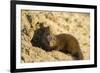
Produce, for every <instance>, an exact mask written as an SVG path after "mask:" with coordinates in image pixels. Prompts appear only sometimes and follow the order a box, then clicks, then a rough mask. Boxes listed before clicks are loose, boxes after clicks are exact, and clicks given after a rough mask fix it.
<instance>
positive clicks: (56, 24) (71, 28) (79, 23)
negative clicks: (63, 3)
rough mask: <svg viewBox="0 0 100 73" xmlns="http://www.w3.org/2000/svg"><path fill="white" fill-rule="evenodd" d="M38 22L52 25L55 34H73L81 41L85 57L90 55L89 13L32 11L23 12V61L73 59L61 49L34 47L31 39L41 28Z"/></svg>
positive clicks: (51, 28) (87, 57) (51, 29)
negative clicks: (51, 49) (49, 49)
mask: <svg viewBox="0 0 100 73" xmlns="http://www.w3.org/2000/svg"><path fill="white" fill-rule="evenodd" d="M38 23H44V24H45V26H49V27H50V31H51V32H52V33H53V34H60V33H66V34H71V35H73V36H74V37H75V38H77V40H78V41H79V44H80V47H81V49H82V53H83V55H84V59H85V60H86V59H89V56H90V41H89V38H90V35H89V34H90V28H89V27H90V15H89V14H88V13H74V12H48V11H30V10H22V12H21V62H22V63H34V62H44V61H58V60H59V61H69V60H73V58H72V57H71V55H70V54H65V53H62V52H60V51H56V50H53V51H50V52H46V51H45V50H43V49H41V48H39V47H34V46H32V44H31V42H30V41H31V39H32V37H33V35H34V31H35V30H36V29H38V28H39V25H38Z"/></svg>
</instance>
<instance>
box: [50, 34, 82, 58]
mask: <svg viewBox="0 0 100 73" xmlns="http://www.w3.org/2000/svg"><path fill="white" fill-rule="evenodd" d="M50 46H51V47H52V49H53V50H60V51H62V52H64V53H70V54H71V55H72V56H73V58H74V59H76V60H82V59H83V54H82V51H81V49H80V46H79V43H78V41H77V39H76V38H75V37H73V36H72V35H70V34H59V35H56V36H53V37H52V39H51V41H50Z"/></svg>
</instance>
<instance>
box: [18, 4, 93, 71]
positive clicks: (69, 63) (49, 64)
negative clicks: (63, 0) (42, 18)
mask: <svg viewBox="0 0 100 73" xmlns="http://www.w3.org/2000/svg"><path fill="white" fill-rule="evenodd" d="M21 9H28V10H48V11H67V12H87V13H90V36H91V38H90V48H91V50H90V60H80V61H67V62H66V61H62V62H61V61H60V62H45V63H42V62H41V63H21V58H20V57H21V49H20V48H21V35H20V34H21V32H20V30H21ZM87 64H94V10H93V9H83V8H70V7H49V6H35V5H16V68H17V69H21V68H39V67H54V66H72V65H87Z"/></svg>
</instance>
